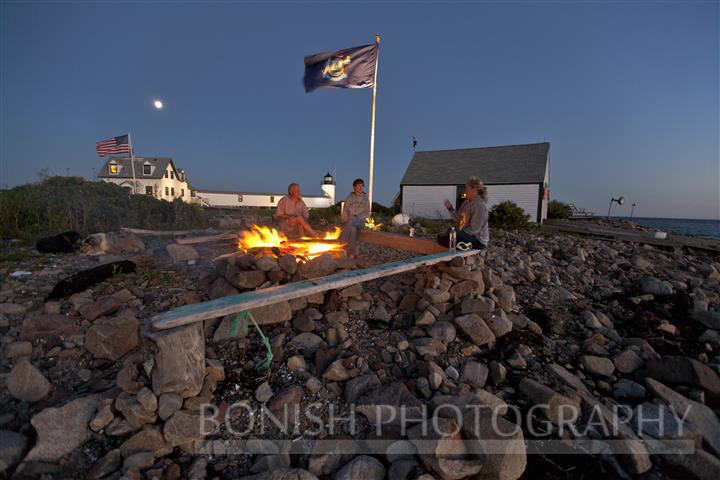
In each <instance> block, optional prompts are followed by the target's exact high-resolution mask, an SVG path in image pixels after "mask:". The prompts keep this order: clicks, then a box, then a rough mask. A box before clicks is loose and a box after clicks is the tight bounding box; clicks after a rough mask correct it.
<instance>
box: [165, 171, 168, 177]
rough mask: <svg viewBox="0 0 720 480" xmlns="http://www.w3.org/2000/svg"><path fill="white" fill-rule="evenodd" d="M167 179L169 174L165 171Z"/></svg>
mask: <svg viewBox="0 0 720 480" xmlns="http://www.w3.org/2000/svg"><path fill="white" fill-rule="evenodd" d="M165 178H168V172H167V170H166V171H165Z"/></svg>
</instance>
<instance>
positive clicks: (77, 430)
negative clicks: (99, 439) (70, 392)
mask: <svg viewBox="0 0 720 480" xmlns="http://www.w3.org/2000/svg"><path fill="white" fill-rule="evenodd" d="M99 405H100V395H91V396H87V397H81V398H78V399H76V400H73V401H71V402H69V403H66V404H65V405H63V406H62V407H51V408H46V409H45V410H42V411H41V412H40V413H37V414H36V415H35V416H33V417H32V419H31V420H30V423H31V424H32V426H33V427H35V430H36V431H37V434H38V440H37V443H36V444H35V446H34V447H33V448H32V450H30V452H29V453H28V454H27V456H26V457H25V461H30V460H38V461H42V462H54V461H55V460H57V459H59V458H60V457H62V456H64V455H67V454H68V453H70V452H72V451H74V450H75V449H77V448H78V447H79V446H80V445H82V444H83V443H84V442H85V441H86V440H87V439H89V438H90V435H91V432H90V429H89V428H88V423H89V422H90V420H92V419H93V417H94V416H95V412H96V411H97V409H98V406H99Z"/></svg>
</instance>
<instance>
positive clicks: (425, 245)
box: [360, 230, 448, 255]
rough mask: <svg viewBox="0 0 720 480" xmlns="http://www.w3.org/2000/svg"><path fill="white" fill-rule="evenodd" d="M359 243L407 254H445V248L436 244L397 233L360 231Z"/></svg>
mask: <svg viewBox="0 0 720 480" xmlns="http://www.w3.org/2000/svg"><path fill="white" fill-rule="evenodd" d="M360 241H361V242H365V243H369V244H371V245H381V246H383V247H390V248H396V249H398V250H406V251H408V252H417V253H424V254H426V255H428V254H431V253H440V252H447V250H448V249H447V247H443V246H442V245H439V244H437V243H436V242H434V241H432V240H424V239H421V238H413V237H408V236H407V235H398V234H397V233H387V232H378V231H375V230H360Z"/></svg>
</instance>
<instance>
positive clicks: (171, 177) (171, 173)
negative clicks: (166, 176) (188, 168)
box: [170, 170, 175, 180]
mask: <svg viewBox="0 0 720 480" xmlns="http://www.w3.org/2000/svg"><path fill="white" fill-rule="evenodd" d="M174 179H175V173H173V171H172V170H170V180H174Z"/></svg>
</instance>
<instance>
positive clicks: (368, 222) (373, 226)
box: [365, 217, 382, 230]
mask: <svg viewBox="0 0 720 480" xmlns="http://www.w3.org/2000/svg"><path fill="white" fill-rule="evenodd" d="M380 227H382V223H377V224H376V223H375V220H373V218H372V217H368V218H366V219H365V228H369V229H370V230H380Z"/></svg>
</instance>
